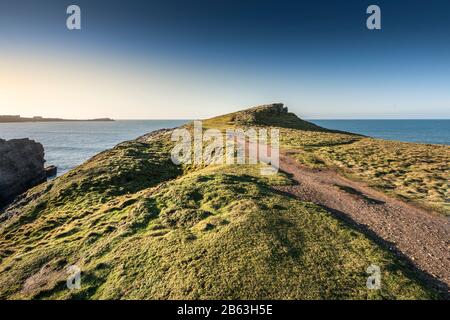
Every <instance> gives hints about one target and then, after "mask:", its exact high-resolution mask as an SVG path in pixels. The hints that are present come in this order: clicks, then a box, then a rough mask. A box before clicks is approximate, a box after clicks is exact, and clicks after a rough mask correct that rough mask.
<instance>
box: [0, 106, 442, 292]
mask: <svg viewBox="0 0 450 320" xmlns="http://www.w3.org/2000/svg"><path fill="white" fill-rule="evenodd" d="M263 110H264V111H263V112H261V108H256V109H250V110H247V111H244V112H241V113H239V112H238V113H234V114H231V115H226V116H222V117H217V118H213V119H210V120H208V121H205V127H212V126H214V125H216V126H218V127H221V128H223V127H228V126H247V125H255V124H256V125H259V126H276V127H280V128H281V129H282V130H283V131H282V133H286V134H282V135H281V137H282V145H283V146H284V147H285V148H287V149H291V150H294V151H295V150H297V151H299V150H302V151H303V152H298V153H297V155H296V157H297V159H298V160H299V161H302V162H304V163H305V164H309V165H313V166H314V165H317V166H326V165H328V163H332V164H337V163H339V162H338V161H341V163H344V164H345V165H348V161H347V162H345V161H343V160H342V158H337V156H333V153H332V152H329V151H328V150H336V151H335V153H334V154H339V153H338V152H340V148H346V147H349V146H352V145H356V146H359V144H361V143H362V142H363V141H375V142H374V143H376V141H378V140H373V139H372V140H365V139H369V138H364V137H361V136H357V135H352V134H346V133H337V132H332V131H329V130H326V129H323V128H320V127H318V126H315V125H313V124H310V123H308V122H306V121H303V120H301V119H299V118H297V117H296V116H295V115H293V114H290V113H287V110H285V109H283V107H282V106H281V109H280V107H279V106H275V108H270V107H269V109H267V106H264V107H263ZM277 110H278V111H277ZM267 111H269V114H270V113H271V112H275V113H277V112H279V114H278V116H277V115H276V114H275V116H274V114H272V116H269V117H266V115H267ZM284 120H286V121H284ZM171 132H172V131H171V130H162V131H158V132H155V133H152V134H149V135H146V136H143V137H141V138H139V139H136V140H134V141H129V142H124V143H122V144H119V145H118V146H116V147H115V148H113V149H111V150H107V151H105V152H102V153H101V154H99V155H97V156H95V157H93V158H92V159H90V160H89V161H87V162H86V163H84V164H83V165H81V166H79V167H77V168H75V169H73V170H71V171H70V172H68V173H67V174H65V175H63V176H61V177H59V178H57V179H55V180H52V181H50V182H48V183H45V184H42V185H40V186H38V187H35V188H33V189H31V190H30V191H29V192H28V193H27V194H26V196H24V197H23V198H22V199H20V200H19V201H17V202H15V203H14V204H13V205H11V206H10V207H9V208H7V209H6V211H5V212H4V213H2V214H1V215H0V298H2V299H23V298H25V299H183V298H184V299H233V298H234V299H433V298H437V297H439V295H438V293H437V292H436V291H435V289H434V288H432V287H431V286H430V285H429V284H428V283H427V282H426V281H424V279H423V277H422V276H421V275H420V274H419V273H418V272H417V270H416V269H415V268H413V267H411V265H410V264H409V263H407V262H405V261H404V260H403V259H401V258H399V257H398V256H396V255H394V253H393V252H392V251H391V250H389V249H388V248H386V247H385V246H383V245H382V244H380V243H378V242H377V241H374V239H373V238H372V237H370V236H369V235H366V234H365V233H363V232H362V231H360V230H359V229H357V228H355V226H353V225H352V224H350V223H348V222H346V221H344V220H341V219H340V218H339V217H337V216H336V215H334V214H333V213H331V212H329V211H327V210H325V209H324V208H323V207H321V206H319V205H315V204H313V203H311V202H307V201H302V200H299V199H297V198H295V197H293V196H292V195H290V194H288V193H286V192H282V191H280V190H279V187H281V186H290V185H294V184H295V181H294V180H293V179H292V177H291V176H290V175H286V174H284V173H282V172H280V173H279V174H277V175H275V176H261V175H260V174H259V170H258V168H257V167H255V166H249V165H227V166H225V165H214V166H207V167H204V166H202V167H194V166H177V165H175V164H173V163H172V161H171V159H170V150H171V148H172V147H173V143H172V142H171V141H170V135H171ZM408 145H411V144H408ZM327 148H328V149H327ZM330 148H331V149H330ZM334 148H336V149H334ZM430 148H431V147H430ZM447 150H448V149H447ZM306 154H307V155H306ZM325 155H327V156H326V157H325ZM355 159H356V160H355V161H366V159H367V157H366V158H365V159H364V160H363V159H361V160H358V158H357V157H355ZM442 160H445V159H444V158H442V159H441V158H439V160H436V161H442ZM394 161H395V159H394ZM411 161H414V160H413V159H411ZM418 161H419V160H418ZM368 165H372V166H373V165H374V163H373V162H372V163H369V164H368ZM441 169H442V168H441ZM408 170H413V171H414V170H420V173H421V174H423V175H425V176H427V175H428V174H430V175H432V176H431V177H434V176H439V177H441V176H443V175H444V174H445V170H443V171H439V172H437V171H436V170H438V168H435V171H434V172H431V173H429V172H428V171H422V168H421V167H417V166H416V167H415V166H413V165H412V166H409V169H408ZM414 172H415V171H414ZM354 173H355V174H358V171H357V170H356V171H355V172H354ZM364 174H366V175H367V174H369V177H371V176H370V170H365V171H364ZM374 175H375V174H374ZM397 179H400V178H398V177H397ZM433 179H434V178H433ZM394 181H396V180H395V179H394ZM439 181H440V180H439ZM431 185H434V184H430V186H431ZM441 187H442V186H441V185H440V184H437V185H436V190H437V191H436V192H437V193H438V195H440V193H439V192H440V190H441V189H440V188H441ZM412 188H414V186H412ZM421 188H423V186H422V187H421ZM414 190H417V192H419V194H422V195H424V196H423V197H422V198H420V199H425V200H426V201H431V200H429V199H430V198H429V197H428V196H427V195H428V193H426V192H425V191H421V190H422V189H419V187H417V188H416V189H414ZM432 190H435V189H432ZM425 194H427V195H425ZM433 199H438V200H439V201H440V199H441V198H433ZM439 201H436V203H440V202H439ZM372 264H375V265H377V266H379V267H380V269H381V270H382V271H383V274H382V276H383V278H382V279H383V280H382V290H368V289H367V287H366V281H367V277H368V274H366V269H367V268H368V267H369V266H370V265H372ZM70 265H77V266H79V267H80V269H81V270H82V275H81V277H82V283H81V289H76V290H68V289H67V288H66V278H67V275H68V273H67V269H66V268H67V267H68V266H70Z"/></svg>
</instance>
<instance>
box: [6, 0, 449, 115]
mask: <svg viewBox="0 0 450 320" xmlns="http://www.w3.org/2000/svg"><path fill="white" fill-rule="evenodd" d="M71 4H76V5H78V6H79V7H80V8H81V30H68V29H67V27H66V19H67V17H68V16H69V15H68V14H66V8H67V7H68V6H69V5H71ZM372 4H376V5H378V6H379V7H380V8H381V27H382V29H381V30H368V29H367V27H366V19H367V17H368V16H369V15H368V14H367V13H366V9H367V7H368V6H369V5H372ZM449 17H450V1H448V0H421V1H419V0H408V1H406V0H404V1H400V0H389V1H376V0H371V1H365V0H345V1H335V0H329V1H324V0H315V1H283V0H277V1H266V0H164V1H163V0H161V1H151V0H150V1H136V0H135V1H114V0H108V1H107V0H70V1H65V0H54V1H51V0H40V1H36V0H0V114H20V115H22V116H35V115H40V116H45V117H64V118H75V119H83V118H98V117H111V118H114V119H197V118H205V117H210V116H214V115H219V114H223V113H228V112H233V111H237V110H240V109H243V108H246V107H251V106H255V105H259V104H265V103H271V102H283V103H285V104H286V105H287V106H288V107H289V110H290V111H293V112H295V113H297V114H298V115H299V116H300V117H302V118H306V119H385V118H392V119H399V118H400V119H417V118H424V119H430V118H435V119H442V118H446V119H448V118H450V18H449Z"/></svg>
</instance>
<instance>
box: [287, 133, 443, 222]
mask: <svg viewBox="0 0 450 320" xmlns="http://www.w3.org/2000/svg"><path fill="white" fill-rule="evenodd" d="M280 137H281V139H282V145H283V147H284V148H285V149H289V150H291V151H292V152H293V156H294V157H295V158H296V159H297V160H298V161H299V162H301V163H303V164H305V165H307V166H311V167H319V168H320V167H322V168H324V167H334V168H338V169H339V170H341V171H342V172H343V173H344V174H346V175H348V176H349V177H353V178H356V179H359V180H362V181H365V182H367V183H368V184H369V185H371V186H373V187H375V188H377V189H379V190H381V191H383V192H386V193H387V194H390V195H394V196H397V197H399V198H401V199H403V200H406V201H410V202H413V203H416V204H419V205H422V206H424V207H428V208H430V209H433V210H436V211H438V212H440V213H442V214H444V215H450V206H449V200H448V199H449V184H448V181H449V179H450V175H449V172H450V171H449V163H450V147H448V146H444V145H430V144H417V143H406V142H399V141H388V140H381V139H373V138H368V137H361V136H357V135H351V134H339V133H328V132H320V133H319V132H311V131H301V130H290V129H284V128H282V129H281V134H280Z"/></svg>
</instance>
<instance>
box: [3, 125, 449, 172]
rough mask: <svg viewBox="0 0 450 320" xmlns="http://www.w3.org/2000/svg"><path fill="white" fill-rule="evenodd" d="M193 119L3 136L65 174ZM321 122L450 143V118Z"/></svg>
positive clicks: (12, 128)
mask: <svg viewBox="0 0 450 320" xmlns="http://www.w3.org/2000/svg"><path fill="white" fill-rule="evenodd" d="M188 121H189V120H123V121H122V120H119V121H114V122H45V123H44V122H42V123H0V138H1V139H7V140H8V139H15V138H30V139H33V140H36V141H38V142H41V143H42V144H43V145H44V148H45V158H46V160H47V165H56V166H57V167H58V171H59V172H58V174H62V173H64V172H67V171H68V170H70V169H72V168H73V167H75V166H77V165H79V164H81V163H83V162H84V161H86V160H87V159H89V158H90V157H92V156H94V155H95V154H97V153H99V152H101V151H103V150H105V149H109V148H112V147H113V146H115V145H116V144H118V143H120V142H122V141H126V140H131V139H135V138H137V137H139V136H141V135H143V134H145V133H148V132H150V131H153V130H157V129H162V128H174V127H177V126H179V125H182V124H184V123H187V122H188ZM309 121H311V122H314V123H316V124H318V125H320V126H323V127H326V128H330V129H337V130H344V131H350V132H355V133H360V134H364V135H368V136H372V137H377V138H383V139H389V140H400V141H407V142H419V143H437V144H447V145H450V120H309Z"/></svg>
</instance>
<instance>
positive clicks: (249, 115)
mask: <svg viewBox="0 0 450 320" xmlns="http://www.w3.org/2000/svg"><path fill="white" fill-rule="evenodd" d="M232 120H233V121H234V122H235V123H236V124H238V125H246V126H250V125H252V126H258V125H262V126H274V127H283V128H292V129H300V130H310V131H328V132H332V130H328V129H325V128H322V127H319V126H317V125H315V124H313V123H311V122H308V121H304V120H302V119H300V118H299V117H297V116H296V115H295V114H294V113H292V112H288V108H287V107H285V106H284V105H283V104H282V103H271V104H265V105H261V106H257V107H253V108H250V109H246V110H243V111H239V112H236V113H234V114H233V117H232Z"/></svg>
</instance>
